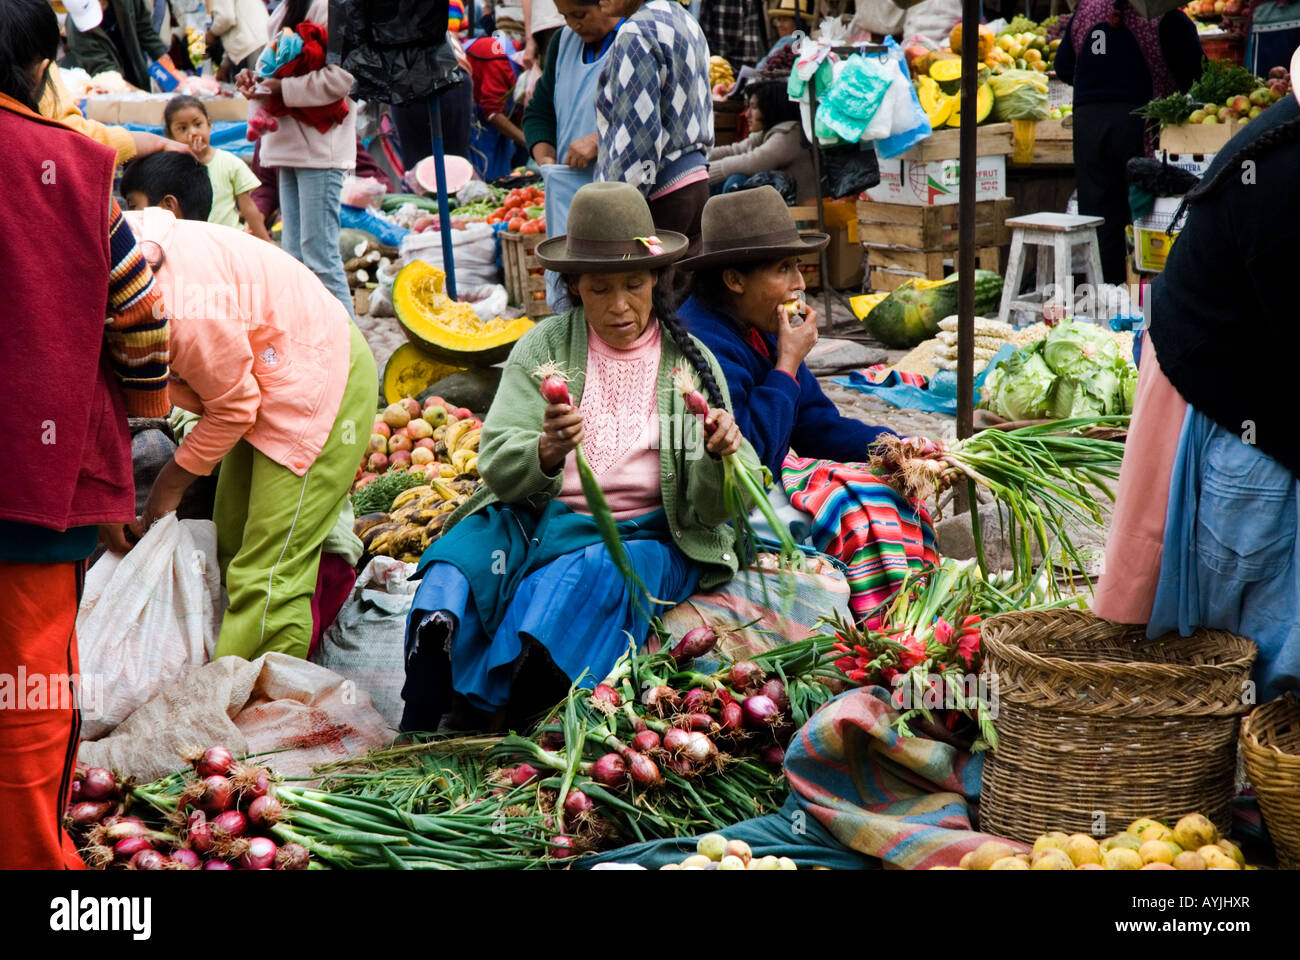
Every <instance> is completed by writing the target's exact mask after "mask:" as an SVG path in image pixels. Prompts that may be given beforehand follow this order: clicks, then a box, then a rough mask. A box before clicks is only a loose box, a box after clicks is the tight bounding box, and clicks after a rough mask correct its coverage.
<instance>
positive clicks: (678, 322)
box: [650, 282, 727, 410]
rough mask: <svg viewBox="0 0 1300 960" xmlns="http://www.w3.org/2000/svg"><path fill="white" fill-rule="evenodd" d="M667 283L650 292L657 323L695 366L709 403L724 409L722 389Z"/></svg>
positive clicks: (656, 285)
mask: <svg viewBox="0 0 1300 960" xmlns="http://www.w3.org/2000/svg"><path fill="white" fill-rule="evenodd" d="M667 288H668V284H665V283H662V282H660V283H656V284H655V289H654V293H653V294H651V301H650V302H651V304H652V305H653V306H654V312H655V316H656V317H658V318H659V323H660V324H661V325H662V326H663V328H664V329H665V330H667V331H668V335H669V336H670V337H672V338H673V342H674V343H675V344H677V349H678V350H680V351H681V352H682V354H683V355H685V357H686V359H687V360H689V361H690V362H691V366H692V367H694V368H695V372H696V374H698V375H699V378H700V383H702V384H703V385H704V392H705V393H706V394H707V395H708V397H709V405H710V406H711V407H713V408H715V409H717V410H726V409H727V404H726V403H725V402H724V401H723V399H722V391H721V390H719V389H718V381H717V380H715V379H713V368H712V367H710V366H709V361H708V360H706V359H705V358H704V353H703V352H702V351H701V350H700V345H699V344H698V343H696V342H695V338H694V337H692V336H691V335H690V334H689V333H688V332H687V330H686V326H685V325H684V324H683V323H682V318H681V317H679V316H677V309H676V306H675V305H674V304H673V302H672V299H673V298H672V293H671V291H669V290H668V289H667Z"/></svg>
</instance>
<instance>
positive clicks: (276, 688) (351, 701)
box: [77, 653, 397, 782]
mask: <svg viewBox="0 0 1300 960" xmlns="http://www.w3.org/2000/svg"><path fill="white" fill-rule="evenodd" d="M396 735H397V734H396V731H394V730H393V729H391V728H390V727H389V726H388V725H387V724H386V723H385V722H384V719H383V717H381V716H380V715H379V714H378V713H377V712H376V711H375V709H374V707H373V706H371V703H370V694H368V693H366V692H365V691H364V690H360V689H357V688H356V686H355V684H353V683H351V682H350V681H347V680H345V679H344V678H343V677H341V676H339V675H338V674H337V673H334V672H333V671H331V670H326V669H325V668H324V667H318V666H316V665H315V664H313V663H308V662H307V661H305V660H299V659H298V658H296V657H291V656H288V655H287V654H282V653H268V654H265V655H263V656H261V657H258V658H257V659H256V660H254V661H252V662H249V661H247V660H244V659H242V658H240V657H222V658H221V659H219V660H215V661H213V662H212V663H208V664H204V665H203V666H201V667H196V668H194V669H193V670H192V671H191V672H189V673H188V674H186V675H185V676H184V677H182V678H181V679H180V680H177V681H176V682H175V683H173V684H172V685H171V686H169V687H168V688H167V689H166V690H164V691H163V692H162V693H160V694H158V695H157V696H156V697H154V698H153V699H152V700H150V701H149V702H148V703H146V704H145V705H144V706H142V707H140V708H139V709H138V710H136V711H135V712H134V713H133V714H131V716H129V717H127V718H126V720H124V721H122V723H121V724H120V725H119V726H118V727H117V729H116V730H114V731H113V733H112V734H111V735H110V736H108V737H105V738H104V739H102V740H99V741H96V742H94V743H83V744H82V745H81V749H80V752H79V753H78V755H77V760H78V762H79V763H80V764H82V765H85V766H99V767H108V768H109V769H111V770H114V771H116V772H117V773H118V774H120V775H123V776H131V777H134V778H135V779H136V780H139V781H143V782H147V781H150V780H156V779H157V778H158V777H162V776H166V775H167V774H169V773H172V772H174V771H176V770H179V769H181V768H182V767H184V766H185V761H184V760H183V759H182V754H183V753H185V751H186V748H188V747H192V746H197V747H207V746H211V745H212V744H216V743H220V744H224V745H225V746H226V747H228V748H229V749H230V750H231V751H232V752H233V753H234V754H235V755H236V756H242V755H244V754H256V753H264V752H268V751H280V752H276V753H272V754H271V755H270V756H267V757H266V758H265V759H264V760H262V761H259V762H262V763H263V764H264V765H266V766H269V767H271V768H272V769H273V770H275V771H276V772H278V773H280V774H281V775H283V776H285V777H307V776H309V775H310V774H311V772H312V769H313V768H314V767H315V766H316V765H318V764H321V763H327V762H329V761H332V760H339V759H343V758H345V757H351V756H357V755H359V754H362V753H365V752H366V751H368V750H372V749H374V748H376V747H382V746H386V745H387V744H388V743H390V742H391V741H392V739H393V738H394V737H395V736H396Z"/></svg>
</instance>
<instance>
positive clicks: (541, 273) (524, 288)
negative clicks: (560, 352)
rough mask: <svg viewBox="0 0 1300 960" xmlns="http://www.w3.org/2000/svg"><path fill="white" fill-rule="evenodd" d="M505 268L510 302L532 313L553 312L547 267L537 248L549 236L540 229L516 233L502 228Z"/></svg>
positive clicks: (527, 312) (533, 315) (502, 253)
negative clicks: (547, 287) (547, 303)
mask: <svg viewBox="0 0 1300 960" xmlns="http://www.w3.org/2000/svg"><path fill="white" fill-rule="evenodd" d="M498 236H499V237H500V238H501V268H502V272H503V273H504V274H505V288H506V293H508V294H510V302H511V303H512V304H514V305H515V306H516V307H519V308H520V309H521V310H523V311H524V312H525V313H526V314H527V315H528V316H530V317H547V316H550V315H551V313H552V312H553V311H552V310H551V308H550V307H548V306H547V305H546V270H545V269H544V268H543V267H542V265H541V263H540V262H539V261H538V259H537V255H536V253H535V252H534V251H536V249H537V245H538V244H539V243H541V242H542V241H543V240H545V239H546V237H545V236H543V235H542V234H540V233H514V232H512V231H510V230H502V231H501V232H500V233H499V234H498Z"/></svg>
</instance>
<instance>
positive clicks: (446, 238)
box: [429, 94, 456, 300]
mask: <svg viewBox="0 0 1300 960" xmlns="http://www.w3.org/2000/svg"><path fill="white" fill-rule="evenodd" d="M429 132H430V133H431V134H432V141H433V175H434V177H435V179H436V180H437V181H438V232H439V233H440V234H441V235H442V269H443V270H444V271H446V273H447V296H449V297H450V298H451V299H453V300H455V299H456V264H455V261H454V259H453V257H452V252H451V206H450V205H449V204H448V203H447V170H446V166H445V165H444V164H443V162H442V157H443V148H442V108H441V107H440V106H439V97H438V95H437V94H434V96H433V97H432V99H430V101H429Z"/></svg>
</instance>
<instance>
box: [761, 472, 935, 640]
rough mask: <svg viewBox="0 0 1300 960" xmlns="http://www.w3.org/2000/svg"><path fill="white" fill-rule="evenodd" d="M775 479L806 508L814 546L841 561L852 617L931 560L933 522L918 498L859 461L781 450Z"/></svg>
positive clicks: (882, 598) (881, 599)
mask: <svg viewBox="0 0 1300 960" xmlns="http://www.w3.org/2000/svg"><path fill="white" fill-rule="evenodd" d="M781 482H782V484H783V485H784V486H785V491H786V493H787V494H788V495H789V497H790V503H791V504H793V505H794V506H795V507H797V508H798V509H800V510H802V511H804V512H805V513H809V514H811V515H812V518H813V523H812V539H813V545H814V546H815V547H816V548H817V549H818V550H820V551H822V552H823V553H826V554H830V555H831V556H832V557H836V558H838V559H839V560H841V561H842V562H843V563H844V565H845V566H846V567H847V574H846V576H847V579H848V581H849V589H850V591H851V592H852V596H851V598H850V600H849V607H850V609H852V611H853V614H854V616H855V617H857V618H858V619H862V618H864V617H866V616H867V615H868V614H869V613H871V611H873V610H875V609H876V608H877V607H879V606H880V605H881V604H882V603H884V602H885V601H886V600H888V599H889V598H890V596H891V595H892V594H893V593H894V591H895V590H896V589H897V588H898V585H899V584H900V583H901V582H902V581H903V579H904V578H905V577H906V576H907V575H908V573H911V572H914V571H917V570H920V569H921V568H922V567H923V566H925V565H926V564H932V563H937V562H938V559H939V555H938V553H937V552H936V551H935V546H934V527H933V526H932V525H931V523H930V513H929V511H928V510H927V509H926V507H925V504H924V503H923V502H921V501H919V500H918V501H909V500H908V499H907V498H906V497H904V496H903V495H902V494H901V493H899V492H898V491H896V490H895V489H894V488H893V487H891V486H889V484H887V483H885V482H884V481H883V480H882V479H881V478H880V477H878V476H876V475H875V474H873V473H872V472H871V471H870V470H869V469H867V467H866V466H865V465H864V464H853V463H836V462H835V461H833V460H813V459H809V458H805V457H796V456H794V455H790V456H787V457H786V458H785V463H784V465H783V466H782V470H781Z"/></svg>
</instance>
